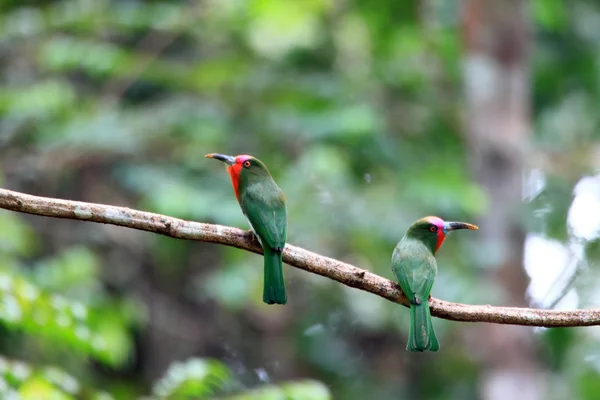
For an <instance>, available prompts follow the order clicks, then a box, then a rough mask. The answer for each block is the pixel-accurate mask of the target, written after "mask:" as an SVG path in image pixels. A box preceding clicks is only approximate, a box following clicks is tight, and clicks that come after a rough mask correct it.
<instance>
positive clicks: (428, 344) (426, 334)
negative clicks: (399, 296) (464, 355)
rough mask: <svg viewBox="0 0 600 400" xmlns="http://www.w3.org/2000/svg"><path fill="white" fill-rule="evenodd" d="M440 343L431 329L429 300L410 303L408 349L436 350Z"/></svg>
mask: <svg viewBox="0 0 600 400" xmlns="http://www.w3.org/2000/svg"><path fill="white" fill-rule="evenodd" d="M439 348H440V344H439V342H438V340H437V337H436V336H435V332H434V330H433V323H432V322H431V313H430V311H429V302H427V301H426V302H423V303H421V304H411V305H410V331H409V334H408V344H407V346H406V350H408V351H425V350H430V351H438V350H439Z"/></svg>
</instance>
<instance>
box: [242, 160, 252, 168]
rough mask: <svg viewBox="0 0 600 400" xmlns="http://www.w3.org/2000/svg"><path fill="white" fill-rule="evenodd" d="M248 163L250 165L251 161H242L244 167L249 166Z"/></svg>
mask: <svg viewBox="0 0 600 400" xmlns="http://www.w3.org/2000/svg"><path fill="white" fill-rule="evenodd" d="M250 165H252V163H250V161H244V167H246V168H250Z"/></svg>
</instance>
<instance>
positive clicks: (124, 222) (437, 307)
mask: <svg viewBox="0 0 600 400" xmlns="http://www.w3.org/2000/svg"><path fill="white" fill-rule="evenodd" d="M0 208H3V209H6V210H12V211H17V212H22V213H27V214H33V215H40V216H45V217H55V218H66V219H76V220H81V221H90V222H99V223H104V224H111V225H118V226H123V227H126V228H133V229H138V230H142V231H149V232H154V233H158V234H161V235H165V236H170V237H174V238H179V239H188V240H199V241H203V242H211V243H218V244H222V245H226V246H232V247H237V248H239V249H242V250H247V251H251V252H253V253H258V254H262V249H261V247H260V245H259V244H258V243H257V242H256V241H255V240H253V239H252V235H251V234H250V233H249V232H247V231H243V230H241V229H237V228H231V227H227V226H221V225H212V224H204V223H199V222H191V221H185V220H182V219H178V218H172V217H168V216H166V215H160V214H153V213H149V212H143V211H137V210H133V209H130V208H125V207H115V206H109V205H103V204H94V203H84V202H80V201H70V200H61V199H53V198H47V197H38V196H31V195H28V194H24V193H19V192H14V191H11V190H6V189H0ZM283 261H285V262H286V263H287V264H289V265H291V266H293V267H296V268H300V269H303V270H305V271H308V272H312V273H314V274H318V275H321V276H325V277H327V278H329V279H333V280H335V281H338V282H340V283H342V284H344V285H347V286H350V287H353V288H357V289H360V290H364V291H366V292H370V293H373V294H376V295H378V296H380V297H383V298H384V299H387V300H389V301H392V302H395V303H399V304H402V305H404V306H408V301H407V300H406V298H405V297H404V295H402V292H401V290H400V287H399V286H398V285H397V284H396V283H394V282H392V281H390V280H388V279H385V278H382V277H380V276H378V275H375V274H373V273H371V272H369V271H366V270H363V269H360V268H357V267H355V266H353V265H350V264H346V263H344V262H341V261H338V260H335V259H333V258H329V257H324V256H321V255H319V254H316V253H313V252H310V251H308V250H304V249H302V248H300V247H296V246H292V245H290V244H286V246H285V250H284V253H283ZM430 305H431V312H432V314H433V315H434V316H436V317H439V318H444V319H448V320H452V321H464V322H490V323H496V324H512V325H527V326H542V327H570V326H593V325H600V309H597V308H596V309H588V310H572V311H558V310H541V309H534V308H516V307H493V306H490V305H467V304H459V303H451V302H447V301H443V300H438V299H435V298H431V300H430Z"/></svg>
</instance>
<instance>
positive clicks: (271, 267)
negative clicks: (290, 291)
mask: <svg viewBox="0 0 600 400" xmlns="http://www.w3.org/2000/svg"><path fill="white" fill-rule="evenodd" d="M264 252H265V255H264V257H265V270H264V286H263V301H264V302H265V303H267V304H285V303H287V295H286V293H285V282H284V281H283V268H282V261H281V251H280V250H273V249H270V248H268V247H267V248H265V249H264Z"/></svg>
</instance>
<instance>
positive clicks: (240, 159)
mask: <svg viewBox="0 0 600 400" xmlns="http://www.w3.org/2000/svg"><path fill="white" fill-rule="evenodd" d="M251 158H252V156H249V155H247V154H241V155H239V156H235V164H234V165H230V166H227V172H229V176H231V183H232V184H233V192H234V193H235V197H236V198H237V199H238V202H239V201H240V193H239V186H240V173H241V172H242V168H243V165H244V162H246V161H247V160H249V159H251Z"/></svg>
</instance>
